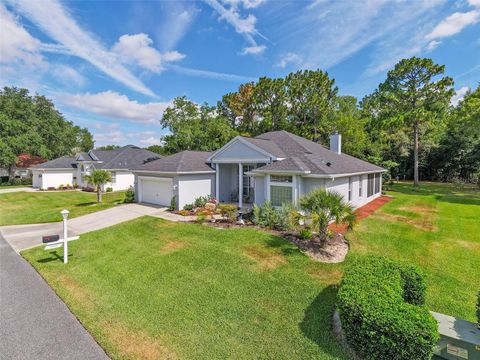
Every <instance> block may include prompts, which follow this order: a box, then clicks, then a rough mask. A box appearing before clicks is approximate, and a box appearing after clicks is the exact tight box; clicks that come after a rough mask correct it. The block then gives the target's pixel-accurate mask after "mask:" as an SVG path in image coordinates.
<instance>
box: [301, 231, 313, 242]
mask: <svg viewBox="0 0 480 360" xmlns="http://www.w3.org/2000/svg"><path fill="white" fill-rule="evenodd" d="M312 237H313V233H312V231H311V230H310V229H307V228H303V229H301V230H300V231H299V232H298V238H299V239H300V240H311V239H312Z"/></svg>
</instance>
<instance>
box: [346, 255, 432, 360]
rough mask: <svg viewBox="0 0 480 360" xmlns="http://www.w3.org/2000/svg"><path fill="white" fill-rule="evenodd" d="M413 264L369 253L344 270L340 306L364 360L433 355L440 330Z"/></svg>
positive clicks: (351, 339) (402, 359) (403, 359)
mask: <svg viewBox="0 0 480 360" xmlns="http://www.w3.org/2000/svg"><path fill="white" fill-rule="evenodd" d="M424 299H425V284H424V280H423V277H422V275H421V273H420V272H419V271H418V270H417V269H416V268H415V267H411V266H405V265H402V264H398V263H395V262H393V261H390V260H387V259H385V258H379V257H373V256H372V257H366V258H363V259H361V260H357V261H356V262H354V263H353V264H352V265H351V266H350V267H348V268H347V269H346V271H345V274H344V277H343V280H342V283H341V286H340V290H339V292H338V297H337V307H338V311H339V314H340V319H341V322H342V327H343V330H344V332H345V335H346V338H347V340H348V342H349V344H350V345H351V346H352V348H353V349H354V350H355V351H356V352H357V353H358V354H359V355H360V356H361V357H363V358H365V359H381V360H382V359H385V360H387V359H388V360H407V359H408V360H414V359H430V358H431V356H432V352H433V347H434V346H435V345H436V343H437V341H438V339H439V334H438V325H437V322H436V320H435V319H434V318H433V317H432V315H431V314H430V313H429V311H428V309H427V307H426V306H425V305H424Z"/></svg>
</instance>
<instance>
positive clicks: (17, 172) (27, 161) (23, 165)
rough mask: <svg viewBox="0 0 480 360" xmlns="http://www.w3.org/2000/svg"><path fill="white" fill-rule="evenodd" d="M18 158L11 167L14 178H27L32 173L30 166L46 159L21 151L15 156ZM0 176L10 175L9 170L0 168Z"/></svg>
mask: <svg viewBox="0 0 480 360" xmlns="http://www.w3.org/2000/svg"><path fill="white" fill-rule="evenodd" d="M17 158H18V160H17V162H16V163H15V165H14V166H13V168H12V175H13V177H14V178H27V177H30V176H31V175H32V171H31V170H30V168H31V167H32V166H35V165H38V164H42V163H44V162H46V161H47V159H44V158H43V157H41V156H36V155H31V154H27V153H22V154H20V155H18V156H17ZM0 176H10V172H9V170H8V169H6V168H0Z"/></svg>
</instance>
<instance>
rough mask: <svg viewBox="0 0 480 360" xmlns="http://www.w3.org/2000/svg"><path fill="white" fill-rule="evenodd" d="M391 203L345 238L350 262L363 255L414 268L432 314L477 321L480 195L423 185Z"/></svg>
mask: <svg viewBox="0 0 480 360" xmlns="http://www.w3.org/2000/svg"><path fill="white" fill-rule="evenodd" d="M389 194H390V195H393V196H394V197H395V200H394V201H391V202H389V203H387V204H386V205H384V206H383V207H382V209H380V211H378V212H377V213H375V214H374V215H372V216H370V217H369V218H367V219H365V220H363V221H362V222H361V223H360V224H359V226H358V227H357V228H356V230H355V231H354V232H353V233H351V234H349V235H348V236H347V237H348V239H349V240H350V242H351V245H352V252H351V254H350V257H353V256H359V255H363V254H367V253H373V254H380V255H385V256H388V257H391V258H393V259H398V260H404V261H407V262H410V263H414V264H416V265H418V266H419V267H420V268H422V269H423V270H424V271H425V273H426V275H427V284H428V289H427V304H428V305H429V307H430V309H431V310H434V311H437V312H442V313H445V314H449V315H453V316H457V317H461V318H463V319H467V320H470V321H475V320H476V317H475V304H476V293H477V292H478V291H479V290H480V191H479V190H478V188H474V187H468V188H465V189H455V188H453V187H452V186H451V185H446V184H433V183H427V184H423V185H422V186H421V187H420V190H418V191H413V188H412V185H411V184H397V185H395V186H394V191H392V192H390V193H389Z"/></svg>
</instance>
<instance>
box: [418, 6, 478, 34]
mask: <svg viewBox="0 0 480 360" xmlns="http://www.w3.org/2000/svg"><path fill="white" fill-rule="evenodd" d="M479 19H480V10H472V11H469V12H466V13H460V12H456V13H453V14H452V15H450V16H448V17H447V18H446V19H444V20H442V21H441V22H440V23H439V24H438V25H437V26H435V28H434V29H433V30H432V31H431V32H430V33H428V34H427V35H426V36H425V39H426V40H432V39H440V38H444V37H449V36H452V35H455V34H458V33H459V32H461V31H462V30H463V29H464V28H465V27H467V26H468V25H472V24H475V23H477V22H478V21H479Z"/></svg>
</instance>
